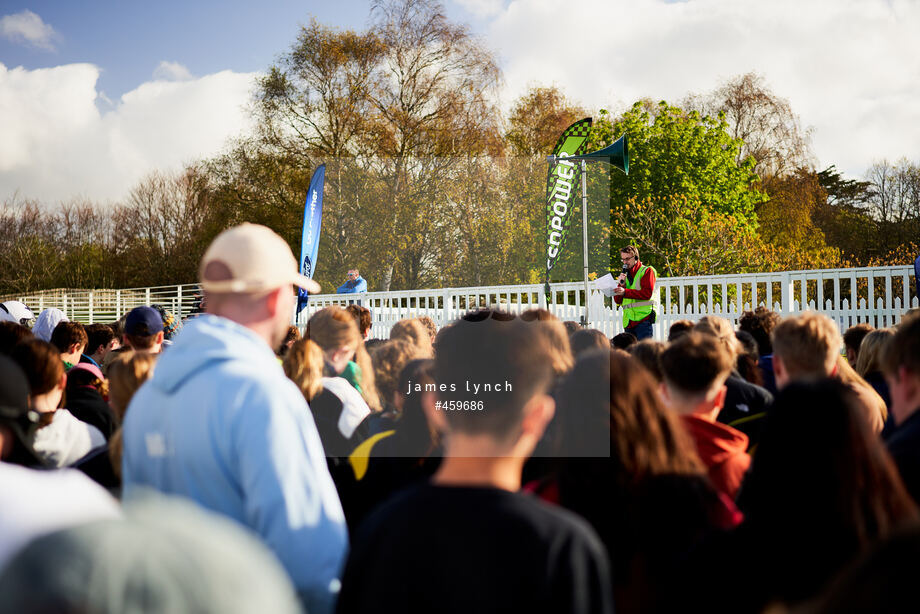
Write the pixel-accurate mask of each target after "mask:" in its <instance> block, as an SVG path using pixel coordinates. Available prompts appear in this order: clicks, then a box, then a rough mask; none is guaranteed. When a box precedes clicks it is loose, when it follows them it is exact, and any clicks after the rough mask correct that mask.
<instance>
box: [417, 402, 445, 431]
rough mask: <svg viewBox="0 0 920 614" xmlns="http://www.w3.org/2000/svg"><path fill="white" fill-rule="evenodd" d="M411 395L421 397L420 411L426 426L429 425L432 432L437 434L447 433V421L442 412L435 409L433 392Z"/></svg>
mask: <svg viewBox="0 0 920 614" xmlns="http://www.w3.org/2000/svg"><path fill="white" fill-rule="evenodd" d="M413 394H421V395H422V399H421V401H422V411H424V412H425V418H426V419H427V420H428V424H429V425H431V426H432V427H433V428H434V430H436V431H437V432H439V433H446V432H447V430H448V429H447V419H446V418H445V417H444V412H442V411H440V410H438V409H435V402H436V401H437V398H436V396H437V395H435V393H433V392H420V393H413Z"/></svg>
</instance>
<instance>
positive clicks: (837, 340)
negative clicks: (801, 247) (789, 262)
mask: <svg viewBox="0 0 920 614" xmlns="http://www.w3.org/2000/svg"><path fill="white" fill-rule="evenodd" d="M842 347H843V337H841V335H840V330H839V329H838V328H837V325H836V324H835V323H834V321H833V320H831V319H830V318H828V317H827V316H825V315H823V314H820V313H816V312H814V311H806V312H804V313H802V314H800V315H798V316H791V317H789V318H786V319H785V320H783V321H782V322H780V323H779V324H778V325H777V326H776V328H775V329H773V372H774V374H775V375H776V386H777V388H779V389H780V390H782V389H783V388H784V387H785V386H787V385H788V384H789V383H791V382H793V381H797V380H813V379H819V378H824V377H837V378H838V379H840V380H841V381H843V382H844V383H846V384H848V385H850V387H851V388H852V391H853V392H854V393H855V394H856V395H857V397H858V401H859V404H860V406H861V407H862V408H863V410H864V411H865V412H866V418H867V419H868V421H869V424H870V425H871V427H872V429H873V430H874V431H875V432H876V433H880V432H881V431H882V428H883V427H884V424H885V419H886V417H887V411H886V410H885V409H884V402H882V403H881V405H879V404H878V403H877V400H876V399H875V397H874V396H873V395H875V396H877V393H875V391H874V390H872V387H871V386H869V385H868V384H867V383H866V382H865V380H863V379H862V378H861V377H859V374H857V373H856V372H855V371H853V370H852V369H850V368H848V367H844V366H843V365H844V364H845V360H841V358H842V355H841V348H842Z"/></svg>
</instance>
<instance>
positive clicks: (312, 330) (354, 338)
mask: <svg viewBox="0 0 920 614" xmlns="http://www.w3.org/2000/svg"><path fill="white" fill-rule="evenodd" d="M304 337H306V338H307V339H312V340H313V342H314V343H316V344H317V345H318V346H319V347H320V349H321V350H322V351H323V356H324V357H325V360H326V363H327V368H326V369H325V370H324V372H325V374H326V375H328V376H331V377H336V376H338V377H342V378H343V379H345V380H347V381H348V383H350V384H351V385H352V386H354V388H355V389H356V390H357V391H358V392H359V393H361V396H362V397H363V398H364V401H365V402H366V403H367V405H368V407H370V408H371V411H374V412H379V411H381V407H380V397H379V396H378V395H377V387H376V385H375V384H374V367H373V365H372V364H371V357H370V356H369V355H368V353H367V350H366V349H365V347H364V340H363V339H362V338H361V333H360V332H359V331H358V325H357V324H356V323H355V319H354V317H352V315H351V314H350V313H348V312H347V311H345V310H344V309H342V308H341V307H337V306H332V307H326V308H325V309H320V310H319V311H317V312H316V313H314V314H313V316H312V317H310V321H309V322H307V330H306V332H305V333H304Z"/></svg>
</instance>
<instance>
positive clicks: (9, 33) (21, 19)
mask: <svg viewBox="0 0 920 614" xmlns="http://www.w3.org/2000/svg"><path fill="white" fill-rule="evenodd" d="M0 36H2V37H3V38H6V39H9V40H11V41H13V42H14V43H27V44H30V45H33V46H35V47H39V48H41V49H47V50H48V51H54V45H53V44H52V41H53V40H54V39H55V38H56V37H57V33H56V32H55V31H54V28H52V27H51V26H50V25H48V24H46V23H45V22H44V21H42V18H41V17H39V16H38V15H36V14H35V13H33V12H32V11H30V10H28V9H26V10H24V11H21V12H19V13H14V14H12V15H4V16H3V17H0Z"/></svg>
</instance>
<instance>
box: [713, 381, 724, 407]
mask: <svg viewBox="0 0 920 614" xmlns="http://www.w3.org/2000/svg"><path fill="white" fill-rule="evenodd" d="M727 394H728V386H726V385H725V384H722V385H721V386H719V391H718V392H716V396H715V398H714V399H713V400H712V408H713V409H714V410H716V409H718V410H721V409H722V408H723V407H725V396H726V395H727Z"/></svg>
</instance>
